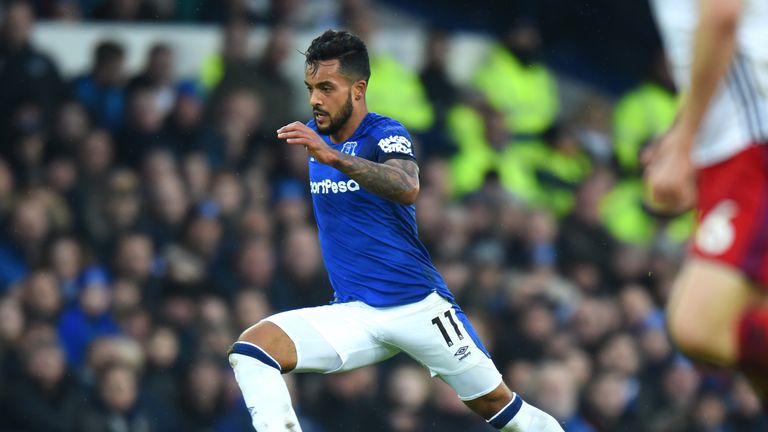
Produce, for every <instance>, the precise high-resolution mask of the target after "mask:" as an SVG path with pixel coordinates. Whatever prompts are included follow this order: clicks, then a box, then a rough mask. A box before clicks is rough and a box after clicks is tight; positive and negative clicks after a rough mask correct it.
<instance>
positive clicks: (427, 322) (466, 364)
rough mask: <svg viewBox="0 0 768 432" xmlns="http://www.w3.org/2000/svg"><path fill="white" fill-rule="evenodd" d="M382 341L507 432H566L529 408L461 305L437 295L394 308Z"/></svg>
mask: <svg viewBox="0 0 768 432" xmlns="http://www.w3.org/2000/svg"><path fill="white" fill-rule="evenodd" d="M383 321H384V322H383V323H382V328H383V329H384V331H383V336H382V338H383V339H385V340H386V342H388V343H390V344H392V345H394V346H396V347H398V348H400V349H401V350H403V351H405V352H406V353H408V354H409V355H410V356H411V357H412V358H414V359H415V360H417V361H419V362H421V363H422V364H424V365H425V366H426V367H427V368H428V369H429V370H430V373H431V374H432V375H433V376H438V377H440V379H442V380H443V381H445V382H446V383H447V384H448V385H450V386H451V387H452V388H453V389H454V390H455V391H456V393H457V394H458V396H459V398H460V399H461V400H462V401H463V402H464V403H465V404H466V405H467V406H468V407H469V408H470V409H472V410H473V411H475V412H476V413H478V414H479V415H481V416H482V417H483V418H484V419H486V420H487V421H488V422H489V423H490V424H491V425H492V426H494V427H495V428H497V429H499V430H502V431H516V432H523V431H541V432H550V431H557V432H560V431H562V428H561V427H560V425H559V424H558V422H557V420H555V419H554V418H553V417H552V416H550V415H548V414H547V413H545V412H543V411H541V410H539V409H538V408H536V407H534V406H532V405H530V404H528V403H526V402H525V401H523V399H522V398H521V397H520V396H519V395H516V394H514V393H513V392H512V391H510V389H509V388H508V387H507V386H506V385H505V384H504V383H503V381H502V379H501V374H500V373H499V371H498V370H497V369H496V366H495V365H494V364H493V361H491V358H490V355H489V354H488V352H487V350H486V349H485V347H484V346H483V344H482V342H481V341H480V339H479V337H478V336H477V334H476V333H475V331H474V329H473V328H472V325H471V324H470V323H469V320H467V318H466V316H465V315H464V312H462V311H461V309H459V308H458V307H457V306H455V305H453V304H452V303H450V302H448V301H447V300H445V299H443V298H441V297H440V296H438V295H437V294H432V295H430V296H428V297H427V298H426V299H424V300H422V301H421V302H419V303H415V304H413V305H407V306H402V307H399V308H392V309H391V310H390V311H387V312H386V317H385V318H383Z"/></svg>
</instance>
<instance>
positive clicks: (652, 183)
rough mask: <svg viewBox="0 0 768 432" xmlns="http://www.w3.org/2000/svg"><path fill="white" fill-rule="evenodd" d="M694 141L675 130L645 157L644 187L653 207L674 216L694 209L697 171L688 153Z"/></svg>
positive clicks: (655, 144) (670, 131)
mask: <svg viewBox="0 0 768 432" xmlns="http://www.w3.org/2000/svg"><path fill="white" fill-rule="evenodd" d="M683 140H689V141H688V142H683ZM692 141H693V137H692V136H689V135H688V134H685V133H683V132H682V131H681V130H680V129H678V128H676V127H673V128H672V129H670V130H669V132H667V133H666V134H665V135H664V136H662V137H661V138H659V140H658V141H657V142H656V143H654V147H653V148H652V149H650V151H649V153H647V154H646V155H644V162H645V164H646V170H645V184H646V189H647V190H648V192H649V194H650V201H651V202H649V203H648V204H650V205H651V207H653V208H655V209H657V210H660V211H663V212H667V213H675V214H677V213H682V212H684V211H686V210H689V209H690V208H692V207H693V205H694V202H695V198H696V184H695V171H694V168H693V163H692V162H691V158H690V155H689V154H688V150H687V149H689V148H691V146H690V145H689V144H691V143H692Z"/></svg>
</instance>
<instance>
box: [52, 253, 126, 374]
mask: <svg viewBox="0 0 768 432" xmlns="http://www.w3.org/2000/svg"><path fill="white" fill-rule="evenodd" d="M109 284H110V281H109V279H108V276H107V274H106V272H105V271H104V269H102V268H100V267H91V268H88V269H86V270H85V271H84V272H83V273H82V275H81V276H80V294H79V299H78V303H77V304H76V305H74V306H72V307H70V308H69V309H68V310H67V311H66V312H65V313H64V314H63V315H62V317H61V320H60V321H59V325H58V328H59V336H60V337H61V340H62V343H63V345H64V350H65V352H66V354H67V363H68V364H70V365H72V366H75V367H77V366H80V365H82V363H83V361H84V360H85V356H86V351H87V349H88V345H89V344H90V343H91V341H93V340H94V339H95V338H97V337H99V336H105V335H116V334H120V333H121V331H120V328H119V327H118V326H117V324H116V323H115V321H114V319H113V317H112V314H111V313H110V310H109V307H110V302H111V291H110V286H109Z"/></svg>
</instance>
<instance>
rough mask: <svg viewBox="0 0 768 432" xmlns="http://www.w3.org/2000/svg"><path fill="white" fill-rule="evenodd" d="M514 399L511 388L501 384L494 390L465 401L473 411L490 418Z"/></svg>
mask: <svg viewBox="0 0 768 432" xmlns="http://www.w3.org/2000/svg"><path fill="white" fill-rule="evenodd" d="M511 400H512V391H510V390H509V387H507V385H506V384H504V383H501V384H499V386H498V387H496V389H494V390H493V391H492V392H490V393H488V394H486V395H483V396H480V397H479V398H477V399H472V400H470V401H465V402H464V403H465V404H466V405H467V406H468V407H469V408H470V409H472V411H474V412H476V413H477V414H479V415H481V416H483V418H484V419H486V420H488V419H490V418H491V417H493V416H495V415H496V414H497V413H498V412H499V411H501V410H502V409H503V408H504V407H505V406H507V404H509V402H510V401H511Z"/></svg>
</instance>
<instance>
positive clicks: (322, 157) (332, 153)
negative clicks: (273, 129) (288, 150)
mask: <svg viewBox="0 0 768 432" xmlns="http://www.w3.org/2000/svg"><path fill="white" fill-rule="evenodd" d="M277 138H278V139H283V140H285V142H286V143H288V144H292V145H303V146H304V147H306V149H307V151H308V152H309V154H310V155H311V156H312V157H313V158H315V160H316V161H318V162H320V163H322V164H326V165H331V164H333V163H334V162H335V161H336V160H337V159H338V157H337V153H338V152H337V151H336V150H334V149H332V148H331V147H330V146H329V145H328V144H326V143H325V141H323V139H322V138H320V135H318V134H317V132H315V131H314V130H312V129H311V128H310V127H309V126H307V125H305V124H304V123H302V122H299V121H295V122H293V123H290V124H287V125H285V126H283V127H281V128H280V129H278V130H277Z"/></svg>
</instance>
